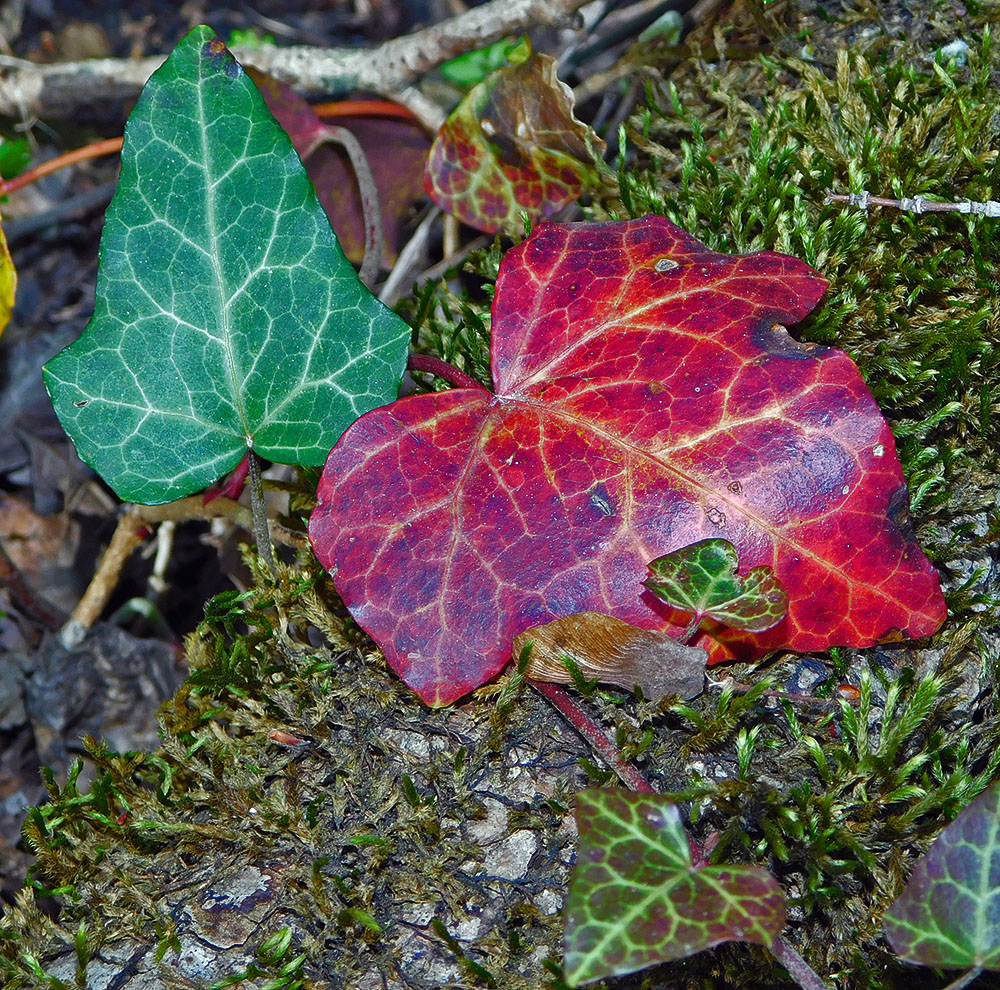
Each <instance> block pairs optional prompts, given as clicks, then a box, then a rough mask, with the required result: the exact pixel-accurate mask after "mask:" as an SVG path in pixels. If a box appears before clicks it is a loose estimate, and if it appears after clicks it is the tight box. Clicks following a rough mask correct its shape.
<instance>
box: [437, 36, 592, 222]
mask: <svg viewBox="0 0 1000 990" xmlns="http://www.w3.org/2000/svg"><path fill="white" fill-rule="evenodd" d="M512 57H513V56H512ZM557 67H558V63H557V62H556V60H555V59H554V58H552V57H551V56H549V55H539V54H536V53H534V52H533V53H531V54H529V55H527V57H524V58H523V61H520V62H518V63H517V64H515V65H508V66H505V67H504V68H502V69H498V70H497V71H496V72H494V73H491V74H490V75H489V76H488V77H487V78H486V79H485V80H483V82H481V83H480V84H479V85H478V86H476V87H474V88H473V89H472V90H470V91H469V93H468V95H467V96H466V97H465V99H463V100H462V102H461V103H460V104H459V105H458V107H457V108H456V109H455V111H454V112H453V113H452V115H451V116H450V117H449V118H448V119H447V121H445V123H444V126H443V127H442V128H441V130H440V131H439V133H438V136H437V137H436V138H435V140H434V144H433V145H432V146H431V150H430V155H429V157H428V159H427V169H426V179H425V181H426V186H427V191H428V192H429V193H430V195H431V197H432V198H433V199H434V201H435V202H436V203H437V204H438V206H440V207H441V208H442V209H443V210H446V211H447V212H448V213H453V214H454V215H455V216H457V217H458V218H459V220H461V221H463V223H467V224H469V225H470V226H473V227H476V228H477V229H479V230H484V231H486V232H487V233H489V234H494V233H497V232H498V231H503V232H505V233H507V234H512V235H518V234H520V233H521V232H522V231H523V229H524V224H523V220H522V217H521V214H522V211H523V212H524V213H525V214H527V216H528V217H529V218H530V219H531V220H533V221H538V220H543V219H545V218H547V217H551V216H553V215H554V214H556V213H558V211H559V210H561V209H562V208H563V207H564V206H565V205H566V204H567V203H572V202H573V201H574V200H576V199H579V197H580V195H581V194H582V193H583V192H585V191H586V190H587V189H589V188H591V187H593V186H595V185H597V184H599V182H600V178H599V172H598V170H597V168H596V165H595V160H596V158H598V157H600V155H601V154H602V153H603V151H604V142H603V141H602V140H601V139H600V138H599V137H598V136H597V134H596V133H595V132H594V131H593V130H592V129H591V128H590V127H588V126H587V125H586V124H584V123H582V122H581V121H579V120H577V118H576V117H575V116H574V113H573V91H572V90H571V89H570V88H569V87H568V86H567V85H566V84H565V83H563V82H561V81H560V79H559V78H558V76H557V74H556V70H557Z"/></svg>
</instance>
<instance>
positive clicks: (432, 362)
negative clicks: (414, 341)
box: [406, 354, 489, 392]
mask: <svg viewBox="0 0 1000 990" xmlns="http://www.w3.org/2000/svg"><path fill="white" fill-rule="evenodd" d="M406 367H407V368H408V369H409V370H410V371H423V372H425V373H426V374H429V375H437V377H438V378H443V379H444V380H445V381H446V382H448V384H449V385H454V386H455V388H478V389H481V390H482V391H483V392H488V391H489V389H488V388H487V387H486V386H485V385H484V384H483V383H482V382H480V381H476V379H475V378H473V377H472V375H467V374H466V373H465V372H464V371H462V370H461V369H460V368H456V367H455V366H454V365H453V364H449V363H448V362H447V361H442V360H441V358H438V357H434V356H433V355H431V354H411V355H410V360H409V361H408V363H407V365H406Z"/></svg>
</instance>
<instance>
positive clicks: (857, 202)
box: [824, 189, 1000, 217]
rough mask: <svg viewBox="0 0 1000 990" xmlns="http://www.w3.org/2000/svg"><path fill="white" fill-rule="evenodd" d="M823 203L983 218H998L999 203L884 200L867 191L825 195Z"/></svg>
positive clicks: (989, 200)
mask: <svg viewBox="0 0 1000 990" xmlns="http://www.w3.org/2000/svg"><path fill="white" fill-rule="evenodd" d="M824 203H826V204H827V205H829V204H830V203H847V205H848V206H857V207H858V208H859V209H862V210H864V211H865V212H867V211H868V207H870V206H888V207H891V208H892V209H895V210H903V211H905V212H906V213H976V214H978V215H980V216H984V217H1000V202H997V201H996V200H994V199H988V200H987V201H986V202H985V203H977V202H975V201H974V200H969V199H965V200H961V201H960V202H957V203H939V202H937V201H936V200H933V199H924V197H923V196H914V197H912V198H910V197H903V199H885V198H884V197H882V196H872V195H871V193H869V192H868V190H867V189H862V190H861V192H859V193H827V194H826V199H825V200H824Z"/></svg>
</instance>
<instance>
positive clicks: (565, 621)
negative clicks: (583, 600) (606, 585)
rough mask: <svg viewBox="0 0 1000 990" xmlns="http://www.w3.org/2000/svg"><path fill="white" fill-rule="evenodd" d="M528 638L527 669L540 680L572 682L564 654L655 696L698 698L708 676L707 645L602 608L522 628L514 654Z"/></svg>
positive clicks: (593, 673) (594, 672)
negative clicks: (626, 619) (637, 623)
mask: <svg viewBox="0 0 1000 990" xmlns="http://www.w3.org/2000/svg"><path fill="white" fill-rule="evenodd" d="M528 643H531V644H532V645H531V656H530V658H529V660H528V667H527V669H526V671H525V673H526V675H527V676H528V677H530V678H533V679H535V680H538V681H554V682H556V683H557V684H570V683H572V681H573V677H572V675H571V674H570V671H569V669H568V668H567V666H566V664H565V663H564V662H563V659H562V658H563V657H566V656H568V657H569V658H570V659H571V660H572V661H573V662H574V663H575V664H576V665H577V667H579V669H580V672H581V673H582V674H583V675H584V677H587V678H588V679H590V680H597V681H600V682H601V683H603V684H617V685H618V686H619V687H623V688H625V689H626V690H628V691H632V690H633V689H634V688H635V686H636V685H638V686H639V687H640V688H642V693H643V694H644V695H645V696H646V697H647V698H650V699H659V698H662V697H663V696H664V695H667V694H675V695H678V696H680V697H681V698H694V697H696V696H697V695H699V694H701V691H702V688H703V686H704V682H705V666H706V664H707V663H708V653H707V652H706V651H705V650H703V649H701V648H700V647H695V646H684V645H683V644H682V643H680V642H678V641H677V640H676V639H674V638H673V637H671V636H668V635H667V634H666V633H662V632H650V631H649V630H647V629H639V628H638V627H637V626H633V625H630V624H629V623H628V622H623V621H622V620H621V619H615V618H613V617H612V616H610V615H604V614H602V613H601V612H578V613H576V614H575V615H567V616H566V617H565V618H562V619H556V620H555V621H554V622H546V623H545V625H542V626H535V627H534V628H533V629H527V630H525V631H524V632H523V633H519V634H518V635H517V636H515V637H514V656H515V657H517V656H520V654H521V650H522V649H524V647H525V646H526V645H527V644H528Z"/></svg>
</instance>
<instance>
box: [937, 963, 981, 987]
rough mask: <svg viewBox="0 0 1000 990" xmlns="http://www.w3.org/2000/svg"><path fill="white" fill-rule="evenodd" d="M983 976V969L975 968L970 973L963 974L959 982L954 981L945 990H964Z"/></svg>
mask: <svg viewBox="0 0 1000 990" xmlns="http://www.w3.org/2000/svg"><path fill="white" fill-rule="evenodd" d="M982 975H983V967H982V966H974V967H973V968H972V969H970V970H969V971H968V972H966V973H963V974H962V975H961V976H960V977H959V978H958V979H957V980H952V982H951V983H949V984H948V986H946V987H945V988H944V990H963V988H964V987H967V986H968V985H969V984H970V983H972V982H973V981H975V980H978V979H979V977H980V976H982Z"/></svg>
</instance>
